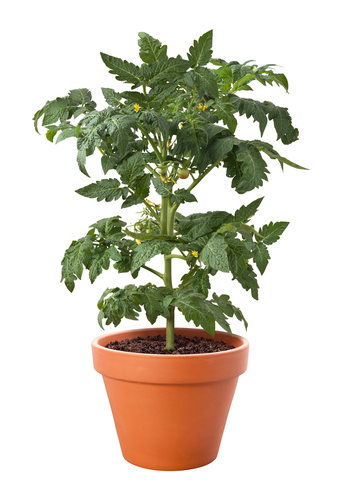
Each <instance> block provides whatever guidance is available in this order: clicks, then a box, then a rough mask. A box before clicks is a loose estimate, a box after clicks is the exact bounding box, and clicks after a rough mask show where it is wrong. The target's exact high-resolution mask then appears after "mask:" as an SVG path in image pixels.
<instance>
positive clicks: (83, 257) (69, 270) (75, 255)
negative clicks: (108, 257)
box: [61, 235, 94, 292]
mask: <svg viewBox="0 0 346 500" xmlns="http://www.w3.org/2000/svg"><path fill="white" fill-rule="evenodd" d="M93 248H94V246H93V237H92V236H91V235H87V236H85V237H84V238H80V239H79V240H77V241H73V242H72V243H71V245H70V246H69V248H68V249H67V250H66V252H65V255H64V258H63V260H62V262H61V264H62V274H61V281H64V280H65V284H66V286H67V288H68V289H69V290H70V292H72V291H73V289H74V281H75V280H76V279H77V278H78V279H82V274H83V266H84V267H87V266H88V265H89V262H90V259H91V253H92V251H93Z"/></svg>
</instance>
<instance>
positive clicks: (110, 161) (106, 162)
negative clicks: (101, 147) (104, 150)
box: [101, 154, 118, 174]
mask: <svg viewBox="0 0 346 500" xmlns="http://www.w3.org/2000/svg"><path fill="white" fill-rule="evenodd" d="M101 165H102V170H103V173H104V174H106V173H107V172H108V171H109V170H112V169H113V168H114V169H115V168H116V167H117V165H118V162H117V160H116V158H114V157H112V156H108V155H107V154H105V155H102V158H101Z"/></svg>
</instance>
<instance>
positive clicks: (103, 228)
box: [89, 215, 126, 240]
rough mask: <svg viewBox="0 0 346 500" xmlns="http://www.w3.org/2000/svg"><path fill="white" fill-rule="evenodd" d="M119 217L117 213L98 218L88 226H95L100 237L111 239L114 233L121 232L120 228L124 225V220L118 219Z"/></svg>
mask: <svg viewBox="0 0 346 500" xmlns="http://www.w3.org/2000/svg"><path fill="white" fill-rule="evenodd" d="M120 218H121V217H120V216H119V215H117V216H116V217H108V218H105V219H100V220H98V221H97V222H95V224H91V226H89V227H92V228H95V229H96V230H97V232H98V233H99V236H100V237H101V238H105V239H108V240H112V239H114V237H115V235H119V234H121V228H122V227H124V226H126V222H125V221H122V220H120Z"/></svg>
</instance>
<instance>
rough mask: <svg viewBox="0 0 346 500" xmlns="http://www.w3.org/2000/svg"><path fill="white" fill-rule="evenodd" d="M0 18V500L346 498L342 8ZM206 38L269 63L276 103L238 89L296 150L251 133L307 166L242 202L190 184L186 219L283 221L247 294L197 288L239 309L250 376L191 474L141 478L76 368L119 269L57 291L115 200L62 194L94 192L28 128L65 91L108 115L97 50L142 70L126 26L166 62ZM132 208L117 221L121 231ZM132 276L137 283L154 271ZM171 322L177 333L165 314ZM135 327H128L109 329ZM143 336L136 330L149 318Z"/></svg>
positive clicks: (84, 372) (105, 77)
mask: <svg viewBox="0 0 346 500" xmlns="http://www.w3.org/2000/svg"><path fill="white" fill-rule="evenodd" d="M7 5H9V4H7ZM2 15H3V18H2V31H1V38H2V40H1V51H2V58H1V69H2V77H1V87H3V88H2V92H1V97H2V106H1V120H0V121H1V146H2V149H1V151H2V155H1V156H2V162H1V163H2V165H1V181H2V189H1V193H2V194H1V198H0V199H1V288H2V295H1V296H2V299H1V310H2V312H1V350H0V356H1V358H0V369H1V379H0V380H1V408H2V409H1V431H0V432H1V446H0V450H1V475H2V476H3V477H2V479H1V481H0V492H1V493H2V491H1V490H3V494H2V498H4V499H6V500H19V499H24V498H32V499H35V500H47V499H49V500H55V499H59V500H61V499H66V500H72V499H73V500H75V499H83V500H91V499H96V498H97V499H102V500H110V499H118V498H119V499H121V500H127V499H130V500H132V499H135V498H145V499H146V498H148V499H149V498H150V499H152V500H158V499H162V498H164V499H168V500H170V499H173V498H177V497H179V498H180V499H182V500H188V499H189V500H190V499H192V498H199V499H201V500H206V499H208V500H209V499H210V498H217V499H218V500H223V499H228V498H234V499H237V500H254V499H257V498H263V499H266V500H278V499H280V500H292V499H295V500H306V499H307V498H313V499H314V500H319V499H326V498H330V499H333V500H343V499H345V498H346V487H345V477H344V473H345V444H346V442H345V431H344V422H345V417H346V415H345V407H346V405H345V381H346V376H345V361H344V359H345V347H346V342H345V322H344V309H345V291H344V281H345V271H344V258H345V257H344V252H345V229H344V225H345V210H344V207H345V198H344V196H345V195H344V190H345V180H346V179H345V155H344V143H345V123H344V120H345V98H344V96H345V93H344V85H345V62H344V53H345V37H344V35H343V32H344V31H343V30H344V25H343V23H342V20H343V19H344V14H342V10H341V2H339V1H336V0H331V1H329V2H327V3H326V2H321V1H317V2H307V1H302V0H301V1H299V2H298V1H296V0H293V1H291V2H278V1H268V0H262V1H261V2H259V1H253V0H252V1H247V2H229V1H224V0H221V1H219V2H208V3H205V4H202V3H201V2H187V1H186V0H185V1H181V0H177V1H175V2H169V3H166V2H162V0H160V1H156V0H155V1H151V2H121V3H120V2H115V1H112V2H111V1H108V0H104V1H103V2H96V3H88V2H75V1H73V0H71V1H69V2H67V1H65V0H62V1H60V2H57V3H49V2H43V1H42V2H40V1H37V0H33V1H32V2H19V3H12V4H11V6H10V7H9V6H7V7H3V10H2ZM210 29H213V30H214V56H215V57H221V58H223V59H226V60H238V61H240V62H244V61H245V60H248V59H254V60H256V61H257V63H258V64H259V65H262V64H266V63H277V64H279V65H281V66H282V69H281V71H283V72H284V73H285V74H286V76H287V77H288V80H289V83H290V93H289V94H286V93H285V91H284V90H283V89H282V88H280V89H279V88H277V87H275V88H274V87H273V88H271V87H269V86H268V87H262V86H261V85H260V84H259V83H258V84H257V86H256V85H254V88H255V92H253V93H252V94H251V97H253V98H255V99H258V100H266V99H267V100H272V101H273V102H275V104H277V105H281V106H286V107H288V108H289V111H290V113H291V115H292V117H293V124H294V126H296V127H298V128H299V130H300V140H299V141H298V142H296V143H294V144H292V145H291V146H283V145H282V144H281V142H280V143H276V136H275V133H274V132H273V129H272V124H271V123H270V124H269V125H268V128H267V131H266V132H265V135H264V138H263V139H264V140H266V141H267V142H271V143H272V144H273V145H274V147H276V149H277V150H278V151H279V152H280V153H281V154H282V155H283V156H286V157H288V158H290V159H291V160H292V161H295V162H297V163H299V164H301V165H304V166H306V167H308V168H309V169H310V170H309V172H305V171H298V170H294V169H290V168H289V167H287V168H286V169H285V173H282V172H281V170H280V167H279V164H277V163H276V162H270V165H269V169H270V171H271V174H270V182H269V183H267V184H266V186H265V187H263V188H262V189H261V190H256V191H253V192H251V193H248V194H246V195H244V196H239V195H237V194H235V193H234V191H233V190H231V187H230V181H229V180H228V179H226V177H225V175H224V173H223V172H222V170H221V169H220V171H218V172H215V175H214V177H213V179H208V181H206V184H207V185H204V187H203V186H202V185H200V187H199V189H198V190H197V189H196V196H197V198H199V201H200V205H199V207H198V209H197V208H196V207H197V205H195V207H193V205H190V206H188V207H187V210H190V209H191V210H193V211H207V210H210V209H218V210H228V211H230V212H232V211H233V210H234V209H236V208H238V207H239V206H240V205H242V204H246V203H248V202H250V201H252V200H254V199H256V198H258V197H260V196H263V195H265V199H264V201H263V203H262V206H261V208H260V210H259V212H258V214H257V215H256V218H255V220H254V223H255V224H256V226H257V227H259V226H261V225H262V224H264V223H268V222H270V221H271V220H274V221H277V220H284V221H286V220H287V221H290V225H289V227H288V229H287V231H286V232H285V234H284V235H283V236H282V238H281V240H280V242H278V243H276V244H275V245H274V246H273V247H272V252H271V256H272V260H271V262H270V263H269V266H268V269H267V271H266V273H265V274H264V276H263V277H260V278H259V282H260V300H259V301H258V302H256V301H254V300H253V299H251V297H250V295H249V294H247V293H246V292H245V291H244V290H243V289H241V287H240V286H238V285H237V284H235V283H234V282H231V280H230V278H229V277H228V276H227V275H223V274H221V273H219V276H218V277H217V278H215V279H214V281H213V285H214V288H215V289H216V290H218V291H219V293H221V292H222V293H229V294H230V295H231V299H232V300H233V302H234V303H235V304H236V305H237V306H238V307H240V308H241V309H242V310H243V312H244V314H245V316H246V318H247V319H248V321H249V329H248V331H247V332H246V333H245V332H244V330H243V328H242V325H240V323H238V322H233V328H234V330H235V331H236V333H239V334H240V335H245V336H246V337H247V338H248V339H249V340H250V359H249V368H248V371H247V372H246V373H245V374H244V375H242V377H241V378H240V381H239V384H238V388H237V392H236V395H235V399H234V401H233V405H232V408H231V412H230V415H229V420H228V424H227V426H226V430H225V434H224V439H223V442H222V445H221V449H220V453H219V456H218V458H217V460H216V461H215V462H214V463H212V464H211V465H209V466H207V467H204V468H201V469H196V470H191V471H183V472H156V471H149V470H145V469H140V468H138V467H134V466H132V465H130V464H128V463H127V462H125V461H124V459H123V458H122V456H121V452H120V448H119V445H118V441H117V437H116V433H115V430H114V425H113V421H112V417H111V412H110V409H109V407H108V401H107V397H106V393H105V390H104V387H103V382H102V378H101V376H100V375H99V374H97V373H96V372H95V371H94V370H93V367H92V359H91V348H90V343H91V340H92V339H93V338H94V337H96V336H98V335H100V334H101V333H102V331H101V329H100V328H99V326H98V325H97V322H96V316H97V308H96V302H97V300H98V298H99V296H100V295H101V293H102V292H103V290H104V289H105V288H106V287H107V286H110V287H111V286H124V285H125V284H126V283H127V279H128V277H127V276H126V275H118V274H117V273H116V272H115V271H114V270H113V271H109V272H108V273H104V274H103V275H102V276H101V277H99V278H98V279H97V281H96V282H95V284H94V285H93V286H91V285H90V283H89V281H88V278H87V276H86V277H85V279H84V280H83V281H81V282H78V283H77V286H76V290H75V292H74V293H73V294H70V293H69V292H68V291H67V289H66V288H65V286H64V285H63V284H60V283H59V280H60V261H61V258H62V256H63V253H64V250H65V249H66V248H67V246H68V245H69V244H70V242H71V241H72V239H77V238H79V237H81V236H83V235H85V234H86V231H87V228H88V226H89V225H90V224H92V223H94V222H96V220H98V219H100V218H102V217H110V216H112V215H117V214H118V213H119V210H120V207H119V204H117V205H113V204H106V203H104V202H102V203H97V202H96V201H95V200H89V199H85V198H82V197H80V196H78V195H77V194H75V193H74V190H75V189H78V188H80V187H82V186H84V185H86V184H88V183H90V181H89V180H88V179H87V178H86V177H84V176H83V175H82V174H81V173H80V172H79V170H78V167H77V163H76V161H75V156H76V147H75V143H74V141H73V140H72V139H69V140H67V141H65V142H62V143H61V144H59V145H57V146H55V145H53V144H51V143H50V142H48V141H47V140H46V139H45V136H44V130H42V135H41V136H39V135H38V134H36V132H35V131H34V128H33V122H32V120H31V119H32V117H33V115H34V113H35V112H36V111H37V109H40V108H41V107H42V106H43V104H44V103H45V102H46V101H47V100H49V99H54V98H56V97H58V96H64V95H66V94H67V93H68V91H69V90H71V89H74V88H79V87H87V88H89V89H90V90H91V91H92V93H93V97H94V99H95V100H96V102H97V103H98V106H99V108H102V107H104V106H105V103H104V101H103V98H102V94H101V90H100V88H101V87H113V88H116V89H123V87H122V86H121V84H120V83H119V82H117V81H116V80H115V79H114V77H113V76H112V75H110V74H109V73H108V70H107V68H106V67H105V66H104V64H103V63H102V60H101V58H100V56H99V53H100V52H101V51H102V52H105V53H108V54H111V55H114V56H117V57H121V58H123V59H127V60H129V61H132V62H134V63H137V64H139V63H140V60H139V56H138V46H137V38H138V37H137V33H138V32H139V31H145V32H147V33H149V34H151V35H152V36H154V37H155V38H158V39H159V40H161V41H162V42H163V43H165V44H167V45H168V49H169V55H171V56H175V55H177V54H178V53H180V54H181V55H182V56H183V57H185V56H186V53H187V51H188V49H189V47H190V45H191V43H192V41H193V40H194V39H196V38H198V37H199V36H200V35H202V34H203V33H204V32H206V31H208V30H210ZM119 85H120V87H119ZM245 95H246V96H248V97H249V94H245ZM246 122H247V120H246V118H245V117H243V118H240V119H239V129H238V136H239V137H240V138H246V139H247V138H250V139H251V138H259V130H258V124H253V123H252V121H251V120H249V123H246ZM87 167H88V170H89V173H90V175H91V177H92V182H94V181H95V180H98V179H101V178H102V175H103V174H102V170H101V168H100V163H99V159H98V158H97V157H96V155H95V158H93V157H92V158H91V160H90V161H89V162H88V164H87ZM182 211H183V210H182ZM129 215H130V211H129V212H124V214H122V216H123V218H124V219H125V220H128V222H130V220H129ZM142 273H143V275H142V277H141V276H140V278H141V280H140V282H143V283H145V282H147V281H149V280H151V279H152V277H151V275H145V274H144V273H145V272H144V271H142ZM235 323H237V324H235ZM159 324H161V323H159ZM179 324H180V325H182V326H183V325H184V324H185V323H184V321H183V318H181V317H180V318H179ZM134 326H136V324H134V323H133V322H129V321H128V322H127V323H126V322H124V324H122V325H121V329H126V328H128V327H134ZM143 326H150V325H149V323H148V322H147V321H146V318H145V317H143V318H142V319H141V321H140V323H138V327H143ZM191 326H193V325H191ZM107 331H112V327H109V328H108V329H107ZM211 425H212V424H211Z"/></svg>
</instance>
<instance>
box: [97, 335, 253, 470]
mask: <svg viewBox="0 0 346 500" xmlns="http://www.w3.org/2000/svg"><path fill="white" fill-rule="evenodd" d="M175 333H176V334H179V335H185V336H188V337H193V336H196V335H198V336H201V337H205V338H210V336H209V334H208V333H206V332H205V331H204V330H200V329H195V328H176V329H175ZM153 335H165V329H164V328H149V329H139V330H127V331H124V332H118V333H111V334H106V335H102V336H100V337H98V338H96V339H95V340H93V342H92V352H93V361H94V368H95V370H96V371H97V372H99V373H101V374H102V376H103V380H104V383H105V386H106V390H107V394H108V399H109V402H110V405H111V408H112V412H113V417H114V422H115V426H116V430H117V433H118V437H119V442H120V446H121V450H122V453H123V456H124V458H125V459H126V460H127V461H128V462H130V463H132V464H134V465H138V466H139V467H145V468H147V469H155V470H185V469H193V468H196V467H202V466H203V465H207V464H209V463H210V462H212V461H213V460H215V458H216V457H217V454H218V451H219V446H220V442H221V438H222V434H223V431H224V427H225V423H226V419H227V415H228V411H229V408H230V405H231V402H232V399H233V395H234V391H235V388H236V385H237V381H238V377H239V375H241V374H242V373H244V372H245V370H246V368H247V360H248V352H249V343H248V341H247V340H246V339H244V338H243V337H240V336H238V335H233V336H230V335H228V334H227V333H223V332H216V334H215V340H224V341H225V342H226V343H227V344H233V345H234V346H235V347H236V349H232V350H229V351H224V352H218V353H210V354H190V355H183V356H170V355H157V354H136V353H128V352H121V351H114V350H111V349H107V348H105V346H106V345H107V344H108V343H109V342H112V341H114V340H123V339H126V338H134V337H137V336H142V337H147V336H153Z"/></svg>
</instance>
